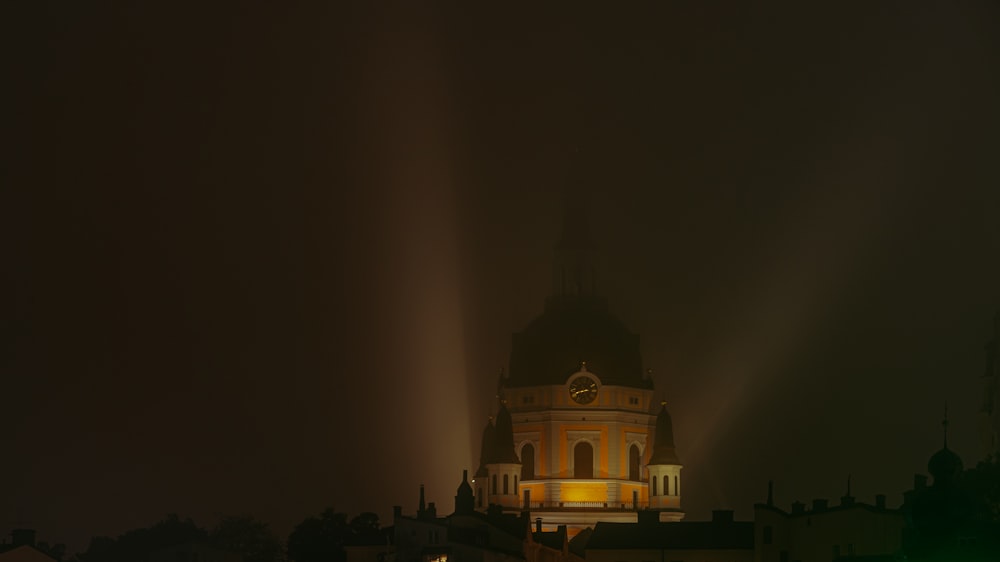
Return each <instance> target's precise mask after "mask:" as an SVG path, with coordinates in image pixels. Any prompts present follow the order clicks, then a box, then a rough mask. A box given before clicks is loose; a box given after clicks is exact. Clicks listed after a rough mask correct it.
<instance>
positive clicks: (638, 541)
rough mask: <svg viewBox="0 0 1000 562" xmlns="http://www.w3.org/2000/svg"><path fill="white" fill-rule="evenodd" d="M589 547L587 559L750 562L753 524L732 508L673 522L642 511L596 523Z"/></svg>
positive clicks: (593, 561) (604, 561)
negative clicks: (628, 518) (631, 519)
mask: <svg viewBox="0 0 1000 562" xmlns="http://www.w3.org/2000/svg"><path fill="white" fill-rule="evenodd" d="M586 550H587V556H586V559H587V562H649V561H668V562H751V561H753V560H754V524H753V523H752V522H750V521H734V520H733V512H732V511H728V510H726V511H721V510H720V511H714V512H713V513H712V520H711V521H672V522H661V521H659V517H658V514H657V513H656V512H655V511H649V510H643V511H640V512H639V518H638V522H636V523H607V522H600V523H598V524H597V526H596V527H594V531H593V534H591V536H590V539H589V540H588V541H587V546H586Z"/></svg>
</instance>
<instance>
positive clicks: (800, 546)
mask: <svg viewBox="0 0 1000 562" xmlns="http://www.w3.org/2000/svg"><path fill="white" fill-rule="evenodd" d="M903 525H904V517H903V513H902V512H901V511H900V510H898V509H890V508H888V507H886V504H885V496H884V495H881V494H880V495H878V496H875V504H874V505H871V504H866V503H861V502H857V501H855V498H854V497H853V496H851V491H850V484H848V489H847V494H846V495H844V496H842V497H841V498H840V504H839V505H835V506H830V505H828V502H827V500H825V499H816V500H813V502H812V506H811V507H810V508H808V509H807V508H806V505H805V504H803V503H800V502H796V503H793V504H792V509H791V511H784V510H782V509H779V508H778V507H775V505H774V501H773V495H772V493H771V490H770V489H768V498H767V503H759V504H756V505H755V506H754V538H755V542H756V545H757V547H756V549H755V553H754V562H832V561H834V560H839V559H840V558H842V557H848V558H850V557H855V558H856V559H862V558H864V557H867V558H868V559H877V558H878V557H889V558H890V559H891V558H892V557H894V556H897V555H899V554H900V553H901V552H902V546H903V545H902V537H903Z"/></svg>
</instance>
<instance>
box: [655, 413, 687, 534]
mask: <svg viewBox="0 0 1000 562" xmlns="http://www.w3.org/2000/svg"><path fill="white" fill-rule="evenodd" d="M646 468H647V469H648V470H649V508H650V509H653V510H656V511H659V512H660V521H680V520H681V519H683V518H684V512H683V511H681V468H683V466H682V465H681V460H680V459H679V458H677V449H676V448H675V447H674V425H673V422H672V421H671V419H670V414H669V413H668V412H667V403H666V402H661V403H660V413H659V414H657V416H656V431H655V433H654V441H653V454H652V456H650V459H649V464H648V465H647V466H646Z"/></svg>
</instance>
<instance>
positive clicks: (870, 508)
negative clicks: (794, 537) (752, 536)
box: [753, 502, 902, 518]
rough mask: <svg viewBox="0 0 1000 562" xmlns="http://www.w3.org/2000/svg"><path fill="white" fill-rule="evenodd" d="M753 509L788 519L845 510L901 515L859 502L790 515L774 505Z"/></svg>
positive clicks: (892, 509) (805, 508) (886, 508)
mask: <svg viewBox="0 0 1000 562" xmlns="http://www.w3.org/2000/svg"><path fill="white" fill-rule="evenodd" d="M753 507H754V509H765V510H768V511H772V512H774V513H777V514H778V515H782V516H784V517H789V518H792V517H808V516H815V515H816V514H820V513H829V512H832V511H844V510H847V509H863V510H865V511H870V512H872V513H899V514H901V513H902V511H900V510H899V509H895V508H891V507H878V506H874V505H871V504H868V503H861V502H855V503H852V504H850V505H830V506H827V507H825V508H823V509H820V510H816V509H810V508H808V507H803V510H802V511H801V512H800V513H792V512H790V511H785V510H783V509H781V508H780V507H777V506H774V505H768V504H766V503H757V504H754V506H753Z"/></svg>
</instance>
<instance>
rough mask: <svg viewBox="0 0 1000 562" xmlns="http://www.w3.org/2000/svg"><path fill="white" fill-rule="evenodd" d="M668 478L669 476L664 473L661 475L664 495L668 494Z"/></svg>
mask: <svg viewBox="0 0 1000 562" xmlns="http://www.w3.org/2000/svg"><path fill="white" fill-rule="evenodd" d="M669 478H670V477H669V476H667V475H666V474H664V475H663V495H664V496H669V495H670V480H669Z"/></svg>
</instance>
